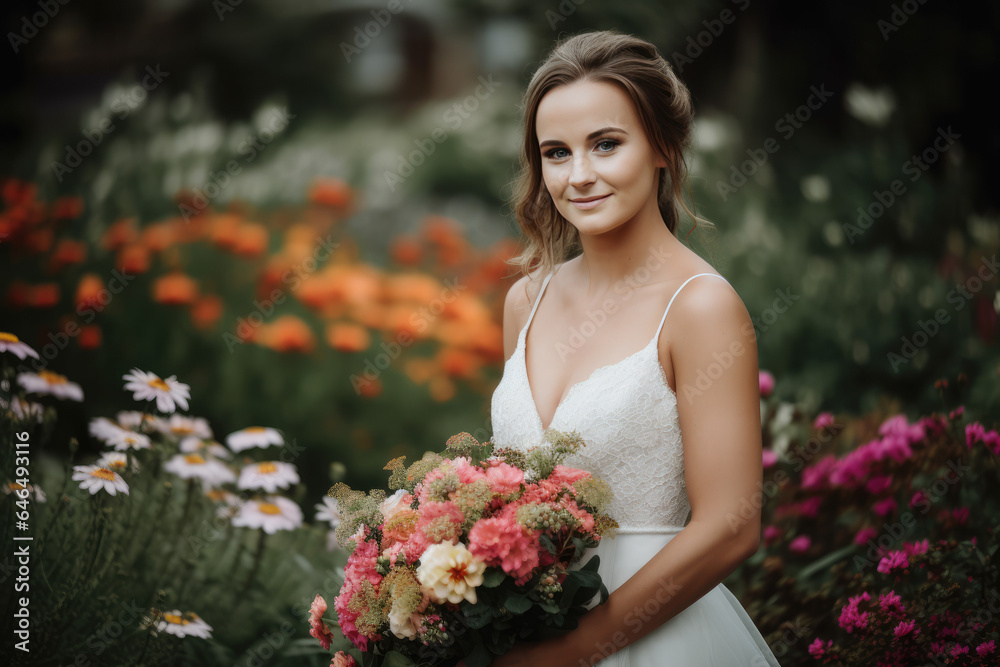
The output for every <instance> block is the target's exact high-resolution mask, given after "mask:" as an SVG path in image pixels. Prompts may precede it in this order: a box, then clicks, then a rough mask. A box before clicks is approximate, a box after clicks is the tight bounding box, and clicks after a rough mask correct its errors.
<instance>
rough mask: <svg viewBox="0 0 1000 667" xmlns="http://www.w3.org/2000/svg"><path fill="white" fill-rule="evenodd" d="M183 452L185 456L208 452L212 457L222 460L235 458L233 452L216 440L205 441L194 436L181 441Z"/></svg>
mask: <svg viewBox="0 0 1000 667" xmlns="http://www.w3.org/2000/svg"><path fill="white" fill-rule="evenodd" d="M181 451H182V452H184V453H185V454H202V453H206V452H207V453H208V454H210V455H211V456H215V457H217V458H220V459H231V458H233V454H232V452H230V451H229V450H228V449H226V448H225V447H223V446H222V445H221V444H219V443H218V442H216V441H215V440H203V439H202V438H199V437H198V436H194V435H189V436H188V437H186V438H184V439H183V440H181Z"/></svg>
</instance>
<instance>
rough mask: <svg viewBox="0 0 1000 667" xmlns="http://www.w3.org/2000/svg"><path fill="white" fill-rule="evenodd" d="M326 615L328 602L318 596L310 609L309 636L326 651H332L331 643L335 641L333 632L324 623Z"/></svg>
mask: <svg viewBox="0 0 1000 667" xmlns="http://www.w3.org/2000/svg"><path fill="white" fill-rule="evenodd" d="M325 613H326V600H324V599H323V597H322V596H321V595H317V596H316V598H315V599H314V600H313V601H312V605H311V606H310V607H309V634H310V635H312V636H313V637H315V638H316V639H318V640H319V643H320V644H321V645H322V646H323V648H324V649H326V650H329V649H330V642H331V641H333V632H331V631H330V628H329V627H328V626H327V624H326V623H325V622H324V621H323V614H325Z"/></svg>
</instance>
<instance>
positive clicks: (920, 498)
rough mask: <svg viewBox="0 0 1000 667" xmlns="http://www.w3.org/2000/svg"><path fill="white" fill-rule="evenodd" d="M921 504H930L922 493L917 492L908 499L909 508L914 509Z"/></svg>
mask: <svg viewBox="0 0 1000 667" xmlns="http://www.w3.org/2000/svg"><path fill="white" fill-rule="evenodd" d="M923 502H930V501H929V499H928V498H927V495H926V494H925V493H924V492H923V491H917V492H916V493H914V494H913V497H912V498H910V507H916V506H917V505H918V504H920V503H923Z"/></svg>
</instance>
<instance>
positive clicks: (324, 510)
mask: <svg viewBox="0 0 1000 667" xmlns="http://www.w3.org/2000/svg"><path fill="white" fill-rule="evenodd" d="M341 519H342V517H341V516H340V509H339V508H338V507H337V499H336V498H331V497H330V496H323V502H322V503H317V505H316V520H317V521H329V522H330V526H331V527H332V528H336V527H337V526H339V525H340V521H341Z"/></svg>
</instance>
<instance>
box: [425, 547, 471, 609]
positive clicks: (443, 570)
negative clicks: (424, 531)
mask: <svg viewBox="0 0 1000 667" xmlns="http://www.w3.org/2000/svg"><path fill="white" fill-rule="evenodd" d="M485 571H486V563H484V562H483V561H481V560H479V559H478V558H476V557H475V556H473V555H472V553H471V552H470V551H469V550H468V549H466V548H465V545H464V544H462V543H461V542H459V543H458V544H452V543H450V542H443V543H441V544H432V545H430V546H429V547H427V550H426V551H424V553H423V555H422V556H421V557H420V565H419V566H418V567H417V579H419V580H420V583H421V585H423V586H424V587H425V588H427V589H429V592H430V595H431V597H432V598H433V599H434V601H435V602H444V601H446V600H447V601H448V602H451V603H452V604H458V603H459V602H461V601H462V600H468V601H469V602H471V603H472V604H476V587H477V586H479V585H480V584H482V583H483V572H485Z"/></svg>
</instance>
